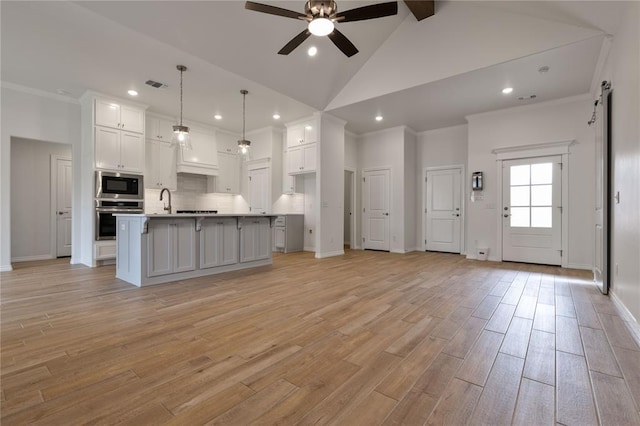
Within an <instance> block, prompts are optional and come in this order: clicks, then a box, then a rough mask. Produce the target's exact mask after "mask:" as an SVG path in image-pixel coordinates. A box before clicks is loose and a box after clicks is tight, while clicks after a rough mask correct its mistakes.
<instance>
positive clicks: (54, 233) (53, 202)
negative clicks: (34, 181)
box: [49, 154, 74, 259]
mask: <svg viewBox="0 0 640 426" xmlns="http://www.w3.org/2000/svg"><path fill="white" fill-rule="evenodd" d="M58 160H68V161H70V162H71V167H72V169H71V173H72V177H71V186H72V191H73V159H72V158H69V157H66V156H63V155H57V154H51V157H50V164H51V167H50V175H51V185H50V186H49V189H50V191H51V192H50V194H51V195H50V200H49V206H50V207H49V216H50V224H49V228H50V232H49V235H50V236H51V240H50V241H49V255H50V256H51V259H56V258H57V257H58V212H57V207H58ZM71 197H72V205H73V192H72V194H71ZM71 214H72V216H71V221H72V223H73V220H74V219H73V210H72V211H71ZM71 241H73V226H72V227H71ZM72 250H73V249H72ZM72 256H73V251H72Z"/></svg>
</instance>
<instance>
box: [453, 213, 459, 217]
mask: <svg viewBox="0 0 640 426" xmlns="http://www.w3.org/2000/svg"><path fill="white" fill-rule="evenodd" d="M451 216H456V217H459V216H460V213H453V214H452V215H451Z"/></svg>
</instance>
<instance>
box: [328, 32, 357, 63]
mask: <svg viewBox="0 0 640 426" xmlns="http://www.w3.org/2000/svg"><path fill="white" fill-rule="evenodd" d="M327 37H329V39H331V41H332V42H333V44H335V45H336V46H337V47H338V49H340V50H341V51H342V53H344V54H345V55H347V57H348V58H350V57H352V56H353V55H355V54H356V53H358V49H356V47H355V46H354V45H353V43H351V42H350V41H349V39H348V38H347V37H346V36H345V35H344V34H342V33H341V32H340V31H338V30H337V29H335V28H334V29H333V32H332V33H331V34H329V35H328V36H327Z"/></svg>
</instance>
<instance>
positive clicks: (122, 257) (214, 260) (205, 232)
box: [115, 214, 276, 287]
mask: <svg viewBox="0 0 640 426" xmlns="http://www.w3.org/2000/svg"><path fill="white" fill-rule="evenodd" d="M115 216H116V227H117V228H116V278H119V279H121V280H124V281H126V282H128V283H131V284H134V285H136V286H138V287H140V286H146V285H152V284H161V283H166V282H170V281H178V280H184V279H188V278H195V277H202V276H205V275H212V274H219V273H221V272H228V271H236V270H239V269H246V268H253V267H256V266H264V265H270V264H271V263H272V261H273V258H272V253H271V228H272V226H273V222H274V219H275V217H276V216H271V215H263V214H245V215H238V214H157V215H155V214H150V215H147V214H115Z"/></svg>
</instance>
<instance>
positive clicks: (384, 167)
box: [360, 166, 393, 253]
mask: <svg viewBox="0 0 640 426" xmlns="http://www.w3.org/2000/svg"><path fill="white" fill-rule="evenodd" d="M378 170H387V171H388V172H389V235H388V236H387V237H388V238H389V253H392V250H391V218H392V217H393V214H392V212H393V203H392V202H391V193H392V189H391V187H392V185H391V183H392V182H393V169H392V167H391V166H380V167H367V168H365V169H362V179H364V177H365V176H364V175H365V173H368V172H375V171H378ZM365 197H366V191H365V188H364V184H363V185H362V194H361V199H362V211H361V212H360V217H361V222H360V237H361V238H362V241H360V243H361V245H360V248H361V249H362V250H365V248H364V238H365V237H364V234H365V232H364V231H365V227H364V226H365V224H366V223H367V218H366V213H365V212H364V209H365V205H366V199H365Z"/></svg>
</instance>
